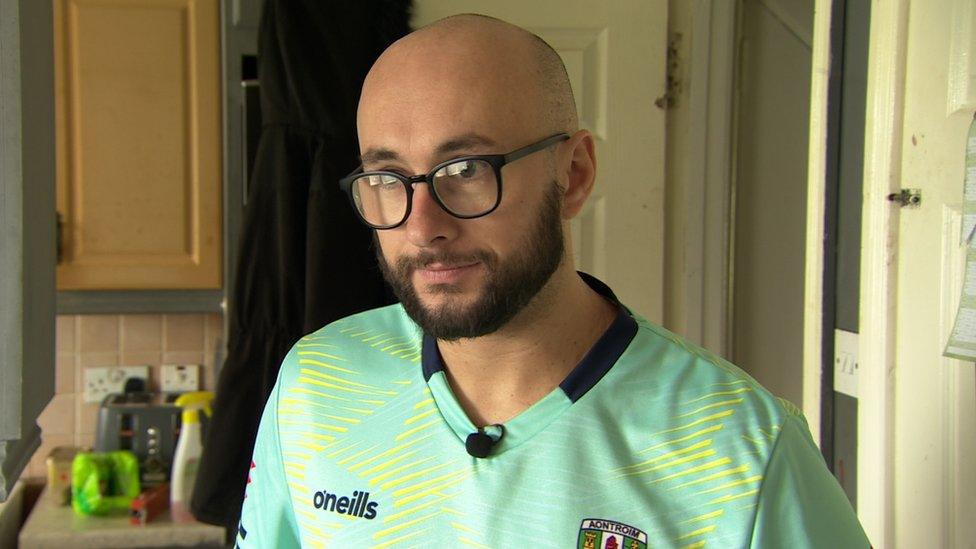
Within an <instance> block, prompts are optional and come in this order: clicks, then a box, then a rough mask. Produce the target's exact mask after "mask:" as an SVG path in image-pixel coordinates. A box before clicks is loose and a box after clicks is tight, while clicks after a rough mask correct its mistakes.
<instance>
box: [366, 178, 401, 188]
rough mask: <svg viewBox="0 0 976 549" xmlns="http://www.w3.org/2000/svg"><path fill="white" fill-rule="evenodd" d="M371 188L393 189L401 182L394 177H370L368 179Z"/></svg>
mask: <svg viewBox="0 0 976 549" xmlns="http://www.w3.org/2000/svg"><path fill="white" fill-rule="evenodd" d="M367 181H369V186H370V187H381V188H383V187H392V186H395V185H397V184H398V183H399V182H400V180H399V179H397V178H395V177H393V176H392V175H370V176H368V177H367Z"/></svg>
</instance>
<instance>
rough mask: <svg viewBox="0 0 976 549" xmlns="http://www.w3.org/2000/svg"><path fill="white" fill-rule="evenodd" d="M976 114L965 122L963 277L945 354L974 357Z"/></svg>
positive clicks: (975, 306) (975, 327) (971, 358)
mask: <svg viewBox="0 0 976 549" xmlns="http://www.w3.org/2000/svg"><path fill="white" fill-rule="evenodd" d="M974 230H976V117H974V118H973V121H972V122H971V123H970V124H969V138H968V140H967V142H966V179H965V182H964V185H963V209H962V234H961V235H960V237H961V239H962V242H961V244H963V245H965V246H966V278H965V281H964V283H963V288H962V296H961V297H960V299H959V310H958V311H957V312H956V323H955V324H954V325H953V327H952V335H950V336H949V342H948V343H946V348H945V351H944V352H943V353H942V354H943V355H945V356H948V357H952V358H958V359H961V360H972V361H976V238H973V232H974Z"/></svg>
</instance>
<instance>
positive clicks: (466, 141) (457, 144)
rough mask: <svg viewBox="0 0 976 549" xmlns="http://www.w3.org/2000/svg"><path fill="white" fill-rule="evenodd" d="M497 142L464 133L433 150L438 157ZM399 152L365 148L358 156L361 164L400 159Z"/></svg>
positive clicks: (493, 144) (382, 148)
mask: <svg viewBox="0 0 976 549" xmlns="http://www.w3.org/2000/svg"><path fill="white" fill-rule="evenodd" d="M497 144H498V143H497V142H496V141H495V140H494V139H491V138H490V137H487V136H484V135H481V134H478V133H466V134H464V135H459V136H457V137H453V138H451V139H448V140H447V141H444V142H443V143H441V144H440V145H438V146H437V148H436V149H435V150H434V152H435V154H437V156H438V157H444V156H447V155H449V154H452V153H458V152H466V151H470V150H471V149H474V148H476V147H494V146H496V145H497ZM400 159H401V157H400V154H399V153H397V152H396V151H394V150H393V149H388V148H384V147H379V148H373V149H368V150H366V151H365V152H364V153H363V154H361V155H360V156H359V161H360V163H361V165H366V164H372V163H376V162H383V161H384V160H400Z"/></svg>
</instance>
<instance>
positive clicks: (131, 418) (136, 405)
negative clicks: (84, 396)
mask: <svg viewBox="0 0 976 549" xmlns="http://www.w3.org/2000/svg"><path fill="white" fill-rule="evenodd" d="M181 412H182V409H181V408H180V407H179V406H177V405H175V404H174V403H173V402H172V396H169V397H163V396H161V395H157V394H152V393H145V392H127V393H125V394H118V393H113V394H110V395H108V396H106V397H105V398H104V399H103V400H102V404H101V406H100V407H99V409H98V424H97V427H96V433H95V450H96V451H98V452H109V451H113V450H128V451H130V452H132V453H133V454H135V456H136V459H138V461H139V465H140V469H141V470H142V473H143V480H144V481H145V480H147V479H146V478H145V473H146V471H145V468H146V464H147V462H149V463H150V465H153V464H155V465H156V466H157V470H158V472H157V474H158V475H163V476H165V478H157V479H155V480H157V481H165V480H167V479H168V478H169V469H170V464H172V463H173V454H174V453H175V452H176V442H177V440H178V439H179V436H180V420H181ZM149 458H153V459H152V460H150V459H149ZM159 465H162V467H159Z"/></svg>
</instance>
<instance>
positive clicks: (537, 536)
mask: <svg viewBox="0 0 976 549" xmlns="http://www.w3.org/2000/svg"><path fill="white" fill-rule="evenodd" d="M591 284H592V282H591ZM597 284H598V283H597ZM604 290H605V291H606V289H605V288H604ZM498 367H499V368H504V364H499V365H498ZM477 431H478V429H477V428H476V426H475V425H474V424H472V422H471V420H470V419H468V417H467V416H466V415H465V413H464V410H463V409H462V408H461V406H460V405H459V403H458V401H457V399H456V398H455V396H454V395H453V393H452V392H451V389H450V387H449V385H448V383H447V380H446V378H445V373H444V369H443V365H442V364H441V358H440V354H439V352H438V351H437V345H436V342H435V341H433V340H432V339H430V338H425V337H424V335H423V334H422V333H421V331H420V329H419V328H418V327H417V326H416V325H415V324H414V323H413V322H412V321H411V320H410V319H409V318H408V317H407V315H406V314H405V313H404V311H403V309H402V307H401V306H399V305H394V306H390V307H386V308H382V309H377V310H373V311H369V312H366V313H362V314H358V315H355V316H352V317H348V318H346V319H343V320H340V321H338V322H335V323H333V324H331V325H329V326H327V327H325V328H323V329H321V330H319V331H318V332H316V333H314V334H312V335H309V336H307V337H304V338H302V340H301V341H299V342H298V343H297V344H296V345H295V346H294V348H293V349H292V350H291V351H290V352H289V354H288V356H287V357H286V358H285V360H284V362H283V364H282V366H281V371H280V374H279V378H278V382H277V385H276V386H275V388H274V390H273V392H272V393H271V397H270V398H269V400H268V403H267V405H266V407H265V411H264V415H263V417H262V419H261V425H260V428H259V432H258V437H257V440H256V443H255V448H254V457H253V462H252V464H251V472H250V476H249V479H248V485H247V490H246V496H245V500H244V507H243V510H242V516H241V525H240V528H239V531H238V535H237V543H238V545H239V546H240V547H342V548H347V547H357V548H358V547H377V548H382V547H464V546H468V547H520V548H521V547H565V548H585V549H609V548H613V549H644V548H654V547H722V548H725V547H775V548H779V547H830V548H848V547H851V548H866V547H868V546H869V544H868V541H867V539H866V537H865V535H864V532H863V531H862V529H861V526H860V524H859V523H858V521H857V518H856V517H855V515H854V512H853V510H852V509H851V506H850V503H849V502H848V501H847V498H846V497H845V495H844V493H843V492H842V491H841V489H840V487H839V485H838V484H837V482H836V481H835V479H834V478H833V476H832V475H831V474H830V472H829V471H828V470H827V468H826V466H825V464H824V461H823V458H822V457H821V455H820V453H819V451H818V450H817V448H816V446H815V445H814V443H813V440H812V439H811V437H810V434H809V432H808V429H807V426H806V422H805V421H804V419H803V418H802V416H801V414H800V412H799V411H798V410H797V409H796V408H795V407H794V406H792V405H790V404H789V403H787V402H785V401H782V400H779V399H777V398H775V397H773V396H771V395H770V394H769V393H768V392H767V391H766V390H764V389H763V388H762V387H761V386H759V385H758V384H757V383H756V382H755V381H754V380H752V379H751V378H750V377H749V376H748V375H746V374H745V373H743V372H742V371H741V370H739V369H738V368H736V367H735V366H733V365H731V364H729V363H728V362H726V361H724V360H722V359H721V358H718V357H716V356H714V355H711V354H709V353H708V352H707V351H704V350H702V349H700V348H698V347H696V346H694V345H690V344H688V343H687V342H685V341H683V340H681V339H680V338H678V337H677V336H675V335H674V334H671V333H670V332H668V331H666V330H664V329H662V328H660V327H657V326H655V325H653V324H651V323H650V322H648V321H646V320H644V319H642V318H639V317H637V316H636V315H633V314H632V313H629V312H628V311H627V310H626V309H625V308H623V307H620V312H619V314H618V317H617V319H616V320H615V321H614V323H613V324H612V325H611V326H610V328H609V329H608V330H607V332H606V333H605V334H604V335H603V336H602V337H601V339H600V340H599V341H598V342H597V343H596V344H595V345H594V347H593V349H591V350H590V352H589V353H588V354H587V356H586V357H585V358H584V359H583V361H582V362H581V363H580V364H579V365H578V366H577V367H576V368H575V369H574V370H573V371H572V373H571V374H570V375H569V376H568V377H567V378H566V380H565V381H564V382H563V383H562V384H560V386H559V387H557V388H555V389H554V390H553V391H552V392H551V393H550V394H548V395H547V396H546V397H544V398H543V399H542V400H540V401H538V402H537V403H535V404H534V405H533V406H532V407H530V408H529V409H527V410H525V411H524V412H522V413H521V414H519V415H518V416H517V417H515V418H513V419H512V420H510V421H508V422H506V423H505V424H504V426H503V429H501V428H494V429H486V430H485V432H486V433H487V434H488V435H490V436H491V437H492V440H495V439H497V442H495V444H494V445H493V446H492V447H491V448H490V454H489V455H488V456H487V457H484V458H476V457H472V456H471V455H469V453H468V451H467V450H466V449H465V441H466V440H467V438H468V436H469V435H471V434H472V433H475V432H477ZM499 437H500V438H499Z"/></svg>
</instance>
